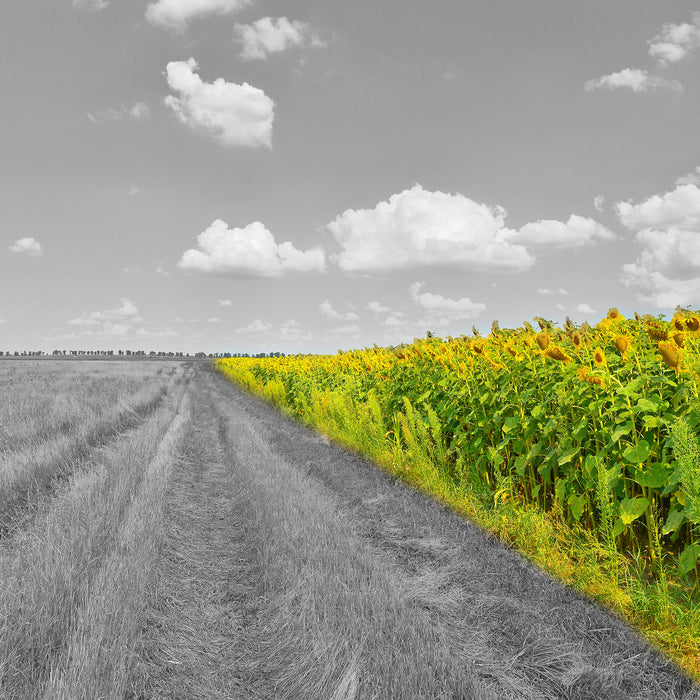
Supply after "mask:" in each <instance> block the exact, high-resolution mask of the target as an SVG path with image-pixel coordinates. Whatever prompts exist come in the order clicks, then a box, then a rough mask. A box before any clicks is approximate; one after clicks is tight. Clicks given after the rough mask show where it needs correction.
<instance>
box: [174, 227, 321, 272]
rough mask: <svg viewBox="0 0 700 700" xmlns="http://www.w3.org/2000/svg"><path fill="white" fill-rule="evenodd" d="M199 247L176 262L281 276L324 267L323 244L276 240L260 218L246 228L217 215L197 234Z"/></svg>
mask: <svg viewBox="0 0 700 700" xmlns="http://www.w3.org/2000/svg"><path fill="white" fill-rule="evenodd" d="M197 243H198V245H199V250H194V249H192V248H191V249H189V250H187V251H185V252H184V253H183V255H182V258H181V259H180V262H178V264H177V266H178V267H179V268H181V269H183V270H193V271H195V272H202V273H211V274H231V275H252V276H256V277H278V276H280V275H282V274H285V273H287V272H310V271H322V270H324V269H325V265H326V260H325V254H324V252H323V251H322V250H321V249H320V248H311V249H310V250H307V251H301V250H297V249H296V248H295V247H294V245H293V244H292V243H290V242H289V241H285V242H284V243H279V244H277V243H276V242H275V239H274V236H273V235H272V234H271V233H270V231H268V230H267V229H266V228H265V226H263V224H261V223H260V222H259V221H254V222H253V223H252V224H248V225H247V226H246V227H245V228H233V229H229V227H228V224H226V222H224V221H222V220H221V219H216V220H215V221H214V222H213V223H212V224H211V226H209V228H207V229H206V230H205V231H203V232H202V233H200V234H199V236H197Z"/></svg>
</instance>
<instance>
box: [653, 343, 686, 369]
mask: <svg viewBox="0 0 700 700" xmlns="http://www.w3.org/2000/svg"><path fill="white" fill-rule="evenodd" d="M658 347H659V353H660V354H661V357H662V358H663V361H664V362H665V363H666V364H667V365H668V366H669V367H671V368H673V369H674V370H675V371H676V372H678V371H679V369H680V364H681V357H680V354H679V353H678V348H677V347H676V346H675V345H673V344H672V343H659V346H658Z"/></svg>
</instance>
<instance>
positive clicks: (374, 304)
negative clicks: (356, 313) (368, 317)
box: [367, 301, 391, 314]
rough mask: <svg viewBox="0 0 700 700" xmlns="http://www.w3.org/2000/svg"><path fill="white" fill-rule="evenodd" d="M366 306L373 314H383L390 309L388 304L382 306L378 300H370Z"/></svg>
mask: <svg viewBox="0 0 700 700" xmlns="http://www.w3.org/2000/svg"><path fill="white" fill-rule="evenodd" d="M367 308H368V309H369V310H370V311H373V312H374V313H375V314H385V313H387V312H388V311H390V310H391V309H390V308H389V307H388V306H384V305H383V304H380V303H379V302H378V301H370V302H369V304H367Z"/></svg>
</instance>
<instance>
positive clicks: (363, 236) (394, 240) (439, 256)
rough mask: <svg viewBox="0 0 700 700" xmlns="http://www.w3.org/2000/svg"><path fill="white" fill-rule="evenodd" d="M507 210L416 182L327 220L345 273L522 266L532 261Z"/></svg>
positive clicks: (514, 268) (522, 267)
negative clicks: (517, 238) (371, 205)
mask: <svg viewBox="0 0 700 700" xmlns="http://www.w3.org/2000/svg"><path fill="white" fill-rule="evenodd" d="M505 215H506V212H505V210H504V209H502V208H501V207H489V206H487V205H485V204H478V203H477V202H474V201H472V200H471V199H468V198H467V197H465V196H463V195H461V194H456V195H451V194H445V193H443V192H429V191H427V190H424V189H423V188H422V187H421V186H420V185H415V186H414V187H413V188H411V189H410V190H404V191H403V192H401V193H399V194H394V195H392V196H391V197H390V198H389V200H388V201H386V202H380V203H379V204H377V205H376V207H375V208H374V209H348V210H346V211H345V212H343V213H342V214H341V215H340V216H338V217H337V218H336V219H335V220H334V221H332V222H331V223H330V224H328V229H329V231H330V232H331V234H332V235H333V237H334V238H335V240H336V241H337V242H338V243H339V244H340V246H341V248H342V251H341V252H340V253H339V254H338V255H337V256H336V261H337V263H338V265H339V267H340V268H341V269H342V270H346V271H362V272H367V271H377V270H389V269H401V268H414V267H423V266H474V267H485V268H504V269H511V270H523V269H526V268H529V267H531V266H532V265H533V263H534V258H533V257H532V256H531V255H530V254H529V253H528V251H527V250H526V249H525V247H524V246H522V245H519V244H516V243H514V242H513V241H512V239H513V236H514V235H515V232H514V231H510V230H508V229H506V228H504V226H503V220H504V217H505Z"/></svg>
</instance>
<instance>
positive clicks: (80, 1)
mask: <svg viewBox="0 0 700 700" xmlns="http://www.w3.org/2000/svg"><path fill="white" fill-rule="evenodd" d="M107 5H109V0H73V7H77V8H78V9H79V10H86V11H87V12H99V11H100V10H104V9H105V8H106V7H107Z"/></svg>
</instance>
